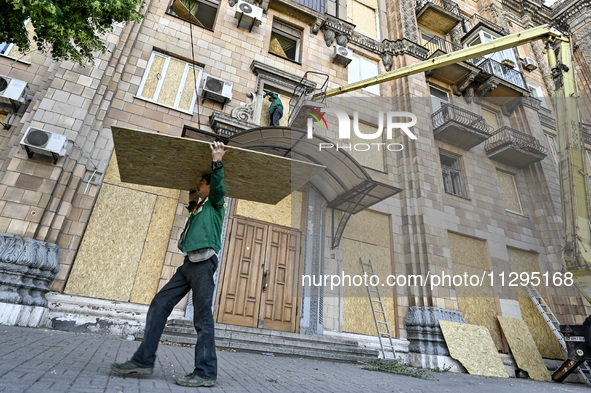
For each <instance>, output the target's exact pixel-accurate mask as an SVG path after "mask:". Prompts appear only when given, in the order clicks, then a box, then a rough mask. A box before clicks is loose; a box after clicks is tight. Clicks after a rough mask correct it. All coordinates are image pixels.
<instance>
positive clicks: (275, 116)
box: [269, 108, 283, 127]
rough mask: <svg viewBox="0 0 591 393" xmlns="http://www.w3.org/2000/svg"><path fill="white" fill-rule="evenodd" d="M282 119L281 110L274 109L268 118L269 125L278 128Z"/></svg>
mask: <svg viewBox="0 0 591 393" xmlns="http://www.w3.org/2000/svg"><path fill="white" fill-rule="evenodd" d="M282 117H283V109H281V108H276V109H275V110H274V111H273V113H272V114H271V116H270V117H269V125H270V126H275V127H279V119H281V118H282Z"/></svg>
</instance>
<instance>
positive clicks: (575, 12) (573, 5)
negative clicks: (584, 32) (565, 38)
mask: <svg viewBox="0 0 591 393" xmlns="http://www.w3.org/2000/svg"><path fill="white" fill-rule="evenodd" d="M552 11H553V12H552V21H553V22H554V23H556V24H557V25H559V26H568V27H570V29H571V30H577V29H579V28H580V27H582V25H580V23H579V24H573V21H574V19H577V17H579V16H581V15H583V14H590V13H591V0H576V1H566V2H564V3H562V4H560V5H558V6H557V7H556V9H553V10H552ZM585 20H586V18H582V19H581V23H585Z"/></svg>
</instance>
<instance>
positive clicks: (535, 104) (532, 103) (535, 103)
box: [521, 96, 542, 111]
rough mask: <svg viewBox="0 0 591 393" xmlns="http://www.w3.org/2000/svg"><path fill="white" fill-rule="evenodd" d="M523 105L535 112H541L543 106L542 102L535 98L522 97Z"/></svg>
mask: <svg viewBox="0 0 591 393" xmlns="http://www.w3.org/2000/svg"><path fill="white" fill-rule="evenodd" d="M521 105H522V106H524V107H526V108H530V109H533V110H534V111H539V110H540V107H541V106H542V101H541V100H538V99H537V98H535V97H527V96H523V97H521Z"/></svg>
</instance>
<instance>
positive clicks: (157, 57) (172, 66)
mask: <svg viewBox="0 0 591 393" xmlns="http://www.w3.org/2000/svg"><path fill="white" fill-rule="evenodd" d="M193 70H195V72H193ZM202 75H203V69H202V68H200V67H196V66H192V65H191V64H189V63H187V62H186V61H182V60H179V59H175V58H173V57H170V56H167V55H164V54H162V53H158V52H152V56H150V60H149V61H148V67H147V68H146V71H145V72H144V76H143V78H142V82H141V83H140V88H139V91H138V94H137V97H138V98H142V99H144V100H146V101H150V102H154V103H156V104H160V105H163V106H166V107H169V108H173V109H177V110H179V111H181V112H185V113H189V114H193V106H194V105H195V101H196V99H197V94H196V92H195V85H197V86H199V84H200V83H201V76H202ZM195 77H197V83H195Z"/></svg>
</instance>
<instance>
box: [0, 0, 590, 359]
mask: <svg viewBox="0 0 591 393" xmlns="http://www.w3.org/2000/svg"><path fill="white" fill-rule="evenodd" d="M589 15H591V9H590V5H589V2H588V1H562V2H560V3H557V4H555V5H554V6H553V7H551V8H549V7H547V6H544V5H543V4H542V2H541V1H537V0H502V1H498V0H480V1H472V0H464V1H457V2H453V1H450V0H419V1H414V0H396V1H386V0H363V1H358V0H347V1H345V0H342V1H333V0H327V1H325V0H301V1H300V0H297V1H296V0H263V1H262V2H255V3H253V2H251V1H248V2H246V1H236V0H229V1H217V0H174V1H160V2H157V1H151V0H149V1H147V2H146V7H145V9H144V18H143V20H142V21H141V22H139V23H133V24H131V23H130V24H126V25H121V26H115V28H114V30H113V31H112V32H111V33H109V34H108V35H106V36H105V41H106V42H107V46H108V51H107V52H106V53H105V54H99V55H98V56H97V57H96V59H95V62H94V64H86V65H85V66H84V67H80V66H78V65H76V64H74V63H71V62H68V61H59V62H56V61H53V60H52V59H51V58H50V57H47V56H46V55H44V54H42V53H39V52H32V53H28V54H26V55H22V54H21V53H19V52H18V48H15V47H14V46H13V45H10V44H9V43H5V44H3V45H1V46H0V75H4V76H5V77H6V78H5V79H6V80H7V81H8V82H11V81H13V80H15V81H24V82H26V86H24V87H22V89H21V90H19V91H20V92H21V93H22V94H20V95H19V96H18V97H13V98H12V99H11V100H6V102H5V103H4V105H3V107H2V112H1V113H2V114H1V115H0V120H1V121H2V124H3V125H4V131H3V132H2V133H1V134H0V146H1V150H0V161H1V167H0V196H1V198H0V233H3V235H2V236H3V237H2V247H3V250H2V251H1V252H0V260H1V261H2V268H3V269H4V270H3V271H4V272H5V273H4V275H5V276H6V277H8V278H6V280H5V282H4V287H3V292H2V294H3V295H2V296H3V298H2V299H3V301H4V303H2V305H3V306H2V307H3V308H2V309H1V310H2V313H1V315H2V318H3V320H4V321H8V322H9V323H10V322H12V323H20V324H29V325H36V324H37V325H38V324H45V325H48V326H52V327H56V328H62V327H68V326H69V327H84V328H87V329H89V330H95V331H102V330H110V331H125V332H133V331H135V330H137V329H139V327H140V326H141V323H140V321H139V320H141V315H142V314H143V313H145V310H146V305H147V304H149V302H150V300H151V299H152V297H153V295H154V294H155V293H156V292H157V290H158V289H159V288H161V287H162V286H163V285H164V284H165V283H166V282H167V280H168V279H170V277H171V276H172V274H173V273H174V270H175V268H176V267H178V266H179V265H180V264H182V261H183V255H182V254H181V253H179V251H178V250H177V249H176V244H177V240H178V237H179V235H180V233H181V231H182V228H183V226H184V222H185V219H186V213H185V211H184V205H185V204H186V202H187V201H188V193H187V192H186V191H178V190H171V189H164V188H157V187H151V186H139V185H136V184H131V183H125V182H122V181H121V179H120V178H119V172H118V164H117V154H116V152H114V146H113V140H112V136H111V131H110V127H112V126H118V127H125V128H132V129H139V130H146V131H151V132H158V133H162V134H166V135H171V136H177V137H181V136H182V137H187V138H194V139H200V140H205V141H211V140H214V139H215V138H222V139H223V140H224V141H227V142H229V143H230V144H232V143H235V144H237V145H238V146H240V144H239V143H240V141H245V140H246V141H247V142H248V140H249V139H248V130H252V129H256V128H258V127H261V126H266V125H267V124H268V122H269V114H268V106H269V102H268V101H266V100H265V99H264V94H265V92H266V91H269V90H271V91H274V92H276V93H278V94H279V95H280V97H281V99H282V101H283V104H284V106H285V115H284V117H283V118H282V120H281V124H282V126H287V125H288V124H289V123H288V121H289V117H290V116H289V115H290V113H291V114H294V113H297V110H296V109H297V108H300V104H301V101H300V98H301V95H298V92H301V91H303V90H305V91H322V89H323V87H324V88H326V89H332V88H336V87H338V86H343V85H346V84H348V83H352V82H356V81H359V80H362V79H365V78H368V77H372V76H376V75H380V74H383V73H385V72H388V71H390V70H394V69H398V68H400V67H403V66H406V65H409V64H414V63H417V62H419V61H422V60H426V59H428V58H431V57H435V56H439V55H441V54H445V53H450V52H453V51H456V50H458V49H461V48H463V47H467V46H470V45H476V44H478V43H481V42H485V41H489V40H492V39H494V38H497V37H501V36H504V35H507V34H510V33H514V32H518V31H521V30H523V29H527V28H530V27H534V26H538V25H541V24H545V23H555V24H557V26H559V27H560V28H561V29H567V28H568V29H570V31H571V32H572V33H573V42H574V45H573V53H574V57H575V61H576V70H577V77H578V83H579V88H580V95H581V97H582V98H581V100H582V101H583V100H584V99H586V98H588V97H589V95H590V94H589V89H590V87H589V86H590V85H589V81H590V79H591V71H590V69H589V61H588V60H589V56H591V50H590V49H589V48H590V45H591V41H590V40H591V34H590V33H591V30H590V29H591V27H590V25H589V23H588V16H589ZM545 51H546V48H545V47H544V44H543V43H542V42H534V43H531V44H526V45H522V46H520V47H517V48H514V49H507V50H504V51H502V52H498V53H495V54H492V55H490V56H487V57H484V58H479V59H473V60H468V61H465V62H461V63H458V64H454V65H451V66H447V67H444V68H440V69H438V70H433V71H429V72H427V73H424V74H418V75H414V76H410V77H406V78H403V79H398V80H395V81H391V82H385V83H382V84H380V85H375V86H371V87H367V88H364V89H362V90H359V91H357V92H355V93H350V94H347V95H343V96H339V97H338V98H335V99H328V100H327V101H326V103H325V104H326V105H327V106H328V107H333V108H334V107H338V108H341V109H342V110H344V111H346V112H347V113H352V112H353V111H358V112H359V119H358V120H359V122H358V127H359V129H360V130H361V133H363V134H366V135H367V134H371V133H372V132H374V130H375V129H376V128H378V126H380V124H381V123H380V120H379V118H378V117H377V115H378V113H377V112H379V111H382V112H383V113H384V114H386V113H387V112H388V111H392V110H394V111H404V112H409V113H412V114H414V115H415V116H416V120H417V123H416V125H414V126H413V128H412V131H413V133H414V134H415V135H416V136H417V139H411V138H409V136H408V135H407V134H405V133H394V134H393V135H392V136H391V138H389V136H388V135H385V134H384V135H377V136H376V137H375V138H374V140H372V143H373V142H375V143H376V145H370V144H369V143H368V141H367V140H366V139H364V138H362V137H360V136H359V134H357V133H355V132H353V133H352V134H351V137H350V139H349V140H348V141H342V140H340V139H339V137H340V136H339V135H338V133H337V132H336V131H335V128H334V127H332V125H333V124H335V120H336V118H334V117H331V116H330V115H327V116H326V118H327V120H328V121H329V123H330V124H328V125H327V127H326V128H325V129H324V128H321V127H320V128H314V132H315V133H316V134H318V135H320V136H321V137H322V138H324V139H323V141H324V142H331V141H332V143H333V144H334V146H333V147H332V150H331V151H330V152H323V151H321V150H320V151H318V152H317V153H318V154H317V155H315V157H316V158H318V160H320V161H322V159H321V158H319V157H320V156H321V154H324V153H327V154H331V156H332V157H333V158H334V159H335V160H336V161H326V162H331V163H332V164H331V165H333V164H334V165H335V167H334V170H333V171H332V172H331V174H330V176H329V175H327V176H328V178H327V179H328V182H334V184H339V187H341V188H338V187H336V186H335V187H333V189H332V191H330V190H328V189H327V190H328V191H327V190H325V189H323V187H322V185H319V184H314V183H313V182H312V183H310V184H308V185H306V186H305V187H303V188H301V189H299V190H296V191H294V192H293V193H292V194H291V196H289V197H288V198H286V199H285V200H283V201H282V202H280V203H279V204H277V205H275V206H271V205H264V204H259V203H255V202H250V201H245V200H228V206H229V208H228V209H227V211H228V214H227V217H226V221H225V222H226V224H225V229H224V234H223V235H224V239H223V240H224V242H223V249H222V250H221V252H222V254H221V255H222V257H221V260H222V262H221V264H220V267H219V269H218V273H219V275H218V278H217V280H218V283H217V291H218V293H217V296H216V302H215V305H214V306H215V313H214V315H215V318H216V322H218V323H225V324H232V325H240V326H249V327H258V328H263V329H272V330H278V331H286V332H295V333H298V332H299V333H301V334H319V335H322V334H330V335H336V336H348V337H351V336H350V335H356V336H354V337H357V338H359V339H363V336H373V335H375V324H374V320H373V315H372V312H371V308H370V306H369V302H368V299H367V294H366V292H365V288H364V287H355V285H333V286H332V287H331V286H330V285H329V284H328V285H312V284H310V283H308V284H306V282H305V280H304V279H303V277H302V276H303V275H308V276H320V275H337V276H338V275H343V274H347V275H361V274H363V270H362V266H361V264H360V262H359V261H360V258H361V259H363V260H364V261H367V260H371V261H372V262H373V265H374V269H375V271H376V273H377V274H378V276H379V277H380V279H381V280H384V281H382V282H385V280H386V277H387V276H388V275H395V276H399V277H405V278H409V277H410V276H421V277H427V275H438V276H441V277H443V276H444V275H445V274H448V275H454V274H456V275H463V274H464V273H468V274H469V275H472V274H474V275H477V276H482V274H483V273H485V275H486V277H495V279H499V278H500V277H504V278H505V279H506V280H507V281H509V279H510V278H511V277H514V276H511V274H512V273H513V274H515V273H527V274H528V275H531V274H532V273H539V274H543V273H545V272H548V273H550V276H552V274H554V273H557V272H558V273H559V272H561V269H562V265H561V247H562V237H561V234H562V227H561V223H562V218H561V207H560V190H559V175H558V166H557V148H556V129H555V123H554V115H553V109H552V97H553V95H554V93H553V89H554V87H553V84H554V82H553V80H552V72H551V70H550V69H549V67H548V63H547V60H546V53H545ZM325 82H326V85H325ZM15 86H16V85H15ZM196 89H197V91H198V94H196V93H195V90H196ZM306 89H307V90H306ZM294 108H295V109H294ZM580 108H581V117H582V120H583V122H584V123H586V122H587V121H589V122H591V113H588V111H589V108H590V107H589V106H588V105H580ZM380 116H381V114H380ZM384 124H385V122H384ZM35 130H41V131H45V133H44V135H49V136H51V137H52V138H56V142H55V143H57V146H58V147H57V148H51V149H50V148H49V147H43V148H39V147H37V148H35V146H37V145H36V144H35V143H37V142H35V140H34V138H33V137H34V136H35V135H37V136H38V135H39V132H37V133H35ZM47 132H48V133H49V134H48V133H47ZM241 132H242V134H241V135H242V137H241V138H242V139H240V138H238V137H236V139H234V135H236V134H238V133H241ZM52 135H58V136H57V137H54V136H52ZM29 136H31V140H29V139H27V137H29ZM59 136H65V138H63V137H61V138H60V137H59ZM292 137H293V135H292ZM376 138H377V139H376ZM380 138H381V139H380ZM233 141H236V142H233ZM261 143H262V145H263V147H264V149H273V148H275V147H277V142H276V141H274V139H273V138H272V135H266V134H265V135H264V137H263V138H262V142H261ZM377 144H381V145H380V147H381V149H378V146H377ZM390 144H397V145H396V146H399V147H400V146H401V147H402V148H398V149H396V148H392V149H389V148H387V146H389V145H390ZM25 145H26V146H27V148H25ZM366 145H367V146H366ZM44 146H47V145H44ZM336 147H340V149H337V148H336ZM588 148H590V149H591V144H589V145H588ZM52 149H53V150H52ZM264 149H263V150H264ZM326 150H328V149H326ZM48 152H49V153H51V154H49V153H48ZM171 154H174V152H171ZM323 157H324V156H323ZM337 167H338V168H337ZM341 167H342V168H341ZM329 169H333V167H332V166H331V167H330V168H329ZM347 170H349V171H350V172H347ZM227 176H231V173H228V174H227ZM351 176H353V177H351ZM352 178H354V179H355V181H351V182H350V184H349V183H347V181H350V180H351V179H352ZM345 179H348V180H347V181H346V180H345ZM269 181H272V174H270V176H269ZM367 184H371V185H372V187H374V188H372V190H374V191H371V192H369V191H368V192H367V193H366V194H364V195H366V196H367V195H370V196H372V197H374V199H373V200H371V201H370V200H369V199H367V198H366V199H362V201H363V203H361V204H360V205H356V207H353V206H351V205H350V204H349V205H347V204H346V203H344V202H343V200H347V201H350V200H351V199H350V198H354V197H355V196H356V195H361V194H362V193H363V192H364V191H363V185H367ZM380 187H381V188H380ZM328 188H330V187H328ZM376 190H382V191H383V192H382V191H380V192H381V194H380V193H379V192H377V191H376ZM331 192H333V194H334V195H333V194H331ZM372 192H375V193H376V194H372ZM343 198H344V199H343ZM348 198H349V199H348ZM40 260H42V262H43V263H41V262H39V261H40ZM58 263H59V271H57V264H58ZM15 264H16V265H19V266H26V268H23V269H24V270H23V269H21V270H22V277H25V276H26V277H28V278H27V279H29V278H30V280H34V279H37V278H34V277H37V276H34V274H33V273H31V272H32V271H34V270H35V269H37V270H39V271H41V272H45V271H47V272H50V273H47V274H45V275H42V274H41V273H39V274H41V276H42V277H43V279H38V280H39V283H38V284H39V286H41V287H42V288H41V290H38V289H37V292H35V291H36V289H35V285H28V284H26V280H27V279H22V278H20V279H19V278H15V277H17V274H16V273H14V272H13V271H12V270H10V267H9V266H11V265H15ZM45 266H46V267H45ZM27 269H28V270H27ZM19 271H20V270H19ZM19 274H20V273H19ZM27 274H28V276H27ZM35 274H37V273H35ZM52 274H53V275H55V280H54V281H52V280H51V279H52V278H53V276H52ZM489 274H490V276H488V275H489ZM41 276H39V277H41ZM11 280H12V281H11ZM19 280H20V281H19ZM50 283H51V287H50V288H49V287H48V285H50ZM430 283H432V281H431V282H430ZM29 284H30V283H29ZM398 284H400V285H386V286H384V287H381V288H380V290H381V295H382V298H383V299H384V307H385V309H386V314H387V316H388V320H389V322H390V326H391V330H392V334H393V336H394V337H395V338H397V339H398V341H397V346H399V347H400V348H402V351H408V350H409V349H408V348H409V347H410V351H411V352H417V353H423V354H429V355H445V354H446V353H445V349H444V348H441V335H440V332H439V331H438V328H437V319H453V320H462V318H463V319H464V320H465V321H467V322H468V323H472V324H479V325H485V326H487V327H488V329H489V331H490V332H491V335H492V337H493V340H494V342H495V344H496V346H497V348H498V349H499V350H504V351H506V350H508V345H507V343H506V341H505V339H504V338H503V336H502V333H501V330H500V327H499V325H498V322H497V318H496V317H497V315H503V316H511V317H515V318H521V319H524V320H525V321H526V323H527V324H528V327H529V329H530V331H531V332H532V335H533V336H534V339H535V340H536V343H537V345H538V348H539V349H540V352H541V353H542V355H543V356H544V357H549V358H559V357H560V351H559V348H558V344H557V342H556V340H555V339H554V337H553V336H552V333H551V332H550V330H549V329H548V327H547V326H546V325H545V323H544V321H543V319H542V317H541V316H540V315H539V314H538V312H537V310H536V309H535V307H534V306H533V304H532V303H531V301H530V300H529V298H528V297H527V293H526V292H525V289H524V288H522V287H519V286H517V287H516V286H511V285H508V282H504V283H503V284H500V283H499V282H498V281H495V283H494V285H493V286H483V287H482V288H478V289H475V288H473V287H471V286H469V285H467V286H466V285H456V284H455V283H454V282H452V281H451V280H448V281H447V282H446V281H445V280H443V281H442V282H440V283H439V282H436V283H435V284H436V285H424V286H423V285H418V284H417V283H416V282H414V283H411V282H404V283H403V284H402V283H400V282H399V283H398ZM542 284H544V283H542ZM548 284H549V285H541V286H540V287H539V290H540V292H541V293H542V296H544V297H545V298H546V299H547V301H548V303H549V305H550V307H551V308H552V309H553V310H554V312H555V313H556V314H557V317H558V318H559V320H560V321H561V322H563V323H582V321H583V320H584V318H585V316H586V315H588V314H589V308H588V305H586V304H585V303H584V300H583V298H582V297H581V296H580V295H579V294H578V292H577V291H576V290H575V289H574V288H572V287H568V286H567V285H563V283H562V282H560V283H556V282H552V281H551V280H550V282H548ZM15 288H18V289H15ZM47 290H49V292H48V293H47V295H46V296H47V299H48V300H49V304H48V305H46V304H45V303H44V302H43V300H44V295H43V293H44V292H46V291H47ZM31 299H37V300H36V301H34V300H31ZM187 309H190V305H187V304H186V302H182V303H181V304H179V306H178V307H177V309H176V310H175V316H176V317H183V316H184V315H185V313H186V312H188V311H186V310H187ZM122 315H123V316H122ZM137 315H139V317H136V316H137ZM113 321H117V322H113ZM116 326H119V328H117V327H116ZM121 326H123V327H122V328H121ZM117 329H120V330H117Z"/></svg>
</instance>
